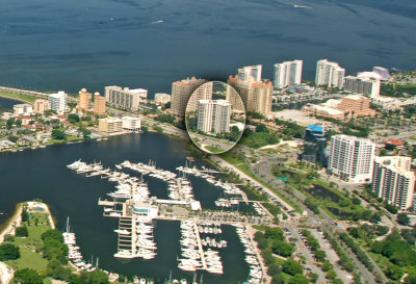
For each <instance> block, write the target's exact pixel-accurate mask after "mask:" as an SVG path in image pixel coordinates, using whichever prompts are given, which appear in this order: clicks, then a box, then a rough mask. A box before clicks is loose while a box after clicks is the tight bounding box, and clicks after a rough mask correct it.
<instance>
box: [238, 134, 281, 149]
mask: <svg viewBox="0 0 416 284" xmlns="http://www.w3.org/2000/svg"><path fill="white" fill-rule="evenodd" d="M279 141H280V138H279V136H278V135H277V134H276V133H273V132H272V133H269V132H250V133H248V134H243V137H242V138H241V144H243V145H246V146H248V147H251V148H260V147H263V146H266V145H270V144H277V143H279Z"/></svg>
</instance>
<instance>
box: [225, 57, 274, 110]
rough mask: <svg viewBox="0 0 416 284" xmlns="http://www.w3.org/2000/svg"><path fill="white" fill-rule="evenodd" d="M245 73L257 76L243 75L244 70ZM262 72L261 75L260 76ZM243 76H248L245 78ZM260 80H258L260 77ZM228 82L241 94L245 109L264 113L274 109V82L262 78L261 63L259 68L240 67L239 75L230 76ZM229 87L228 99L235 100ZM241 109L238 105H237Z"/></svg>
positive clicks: (237, 108)
mask: <svg viewBox="0 0 416 284" xmlns="http://www.w3.org/2000/svg"><path fill="white" fill-rule="evenodd" d="M241 70H244V72H245V73H248V74H254V75H257V76H254V75H253V76H246V75H242V74H243V73H242V71H241ZM259 73H260V76H258V75H259ZM242 78H246V79H245V80H243V79H242ZM259 78H260V80H257V79H259ZM228 84H229V85H230V86H232V87H233V88H234V89H235V90H236V91H237V93H238V94H239V95H240V97H241V100H242V101H243V104H244V107H245V110H246V111H248V112H257V113H260V114H263V115H268V114H270V113H271V111H272V95H273V84H272V82H271V81H267V80H261V65H258V68H257V69H255V68H254V67H251V68H248V67H244V68H241V69H239V72H238V75H236V76H230V77H229V78H228ZM229 92H230V90H229V88H228V89H227V99H228V100H230V101H231V102H232V101H233V98H232V96H233V95H230V93H229ZM235 109H236V110H241V109H239V107H238V105H237V106H236V107H235Z"/></svg>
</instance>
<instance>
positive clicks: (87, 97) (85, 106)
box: [78, 88, 92, 112]
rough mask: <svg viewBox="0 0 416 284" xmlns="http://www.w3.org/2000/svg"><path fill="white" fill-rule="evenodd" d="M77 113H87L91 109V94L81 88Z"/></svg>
mask: <svg viewBox="0 0 416 284" xmlns="http://www.w3.org/2000/svg"><path fill="white" fill-rule="evenodd" d="M78 94H79V98H78V100H79V101H78V111H82V112H87V111H89V109H90V107H91V99H92V94H91V93H90V92H88V91H87V89H85V88H83V89H81V90H80V91H79V92H78Z"/></svg>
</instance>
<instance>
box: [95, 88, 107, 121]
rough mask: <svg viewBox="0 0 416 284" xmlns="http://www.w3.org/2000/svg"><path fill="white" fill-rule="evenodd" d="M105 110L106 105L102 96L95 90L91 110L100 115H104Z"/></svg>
mask: <svg viewBox="0 0 416 284" xmlns="http://www.w3.org/2000/svg"><path fill="white" fill-rule="evenodd" d="M106 111H107V107H106V101H105V98H104V97H103V96H101V95H100V93H98V92H96V93H95V94H94V109H93V112H94V114H95V115H98V116H102V115H105V113H106Z"/></svg>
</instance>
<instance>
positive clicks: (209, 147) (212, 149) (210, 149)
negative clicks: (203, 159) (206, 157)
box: [204, 145, 225, 154]
mask: <svg viewBox="0 0 416 284" xmlns="http://www.w3.org/2000/svg"><path fill="white" fill-rule="evenodd" d="M204 149H205V150H207V151H208V152H210V153H212V154H220V153H222V152H224V151H225V149H222V148H221V147H217V146H212V145H207V146H205V147H204Z"/></svg>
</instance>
